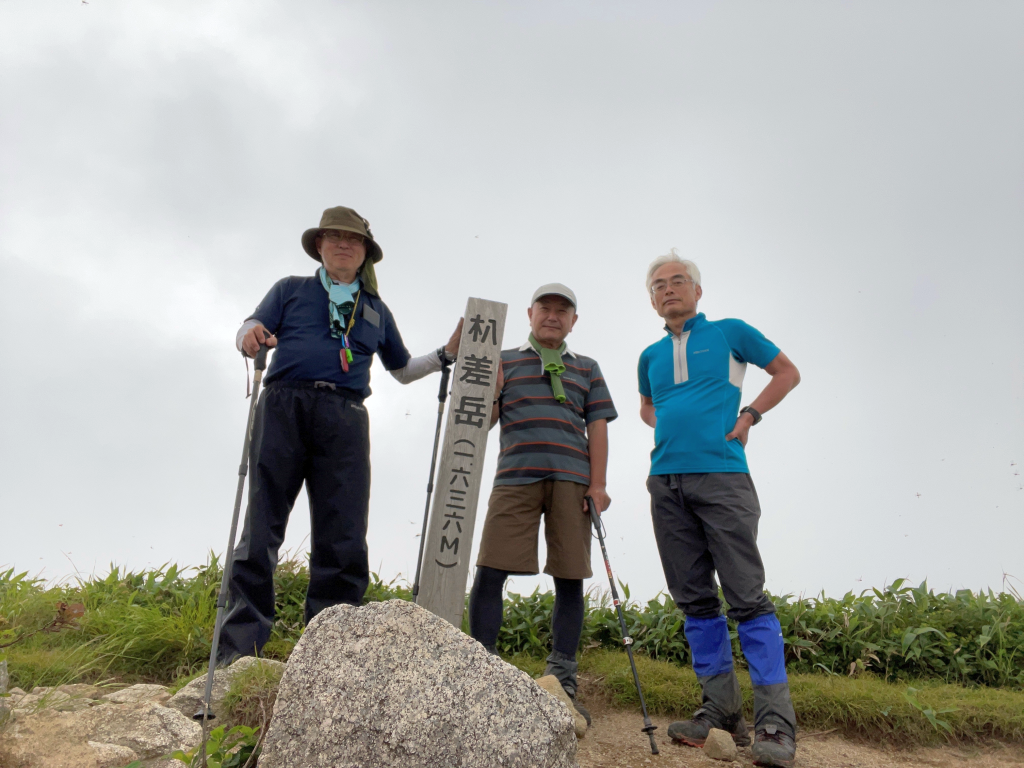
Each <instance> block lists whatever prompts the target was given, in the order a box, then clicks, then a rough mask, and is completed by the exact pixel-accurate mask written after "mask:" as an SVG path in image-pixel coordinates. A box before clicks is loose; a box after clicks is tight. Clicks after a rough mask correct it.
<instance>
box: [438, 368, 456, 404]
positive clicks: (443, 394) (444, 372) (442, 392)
mask: <svg viewBox="0 0 1024 768" xmlns="http://www.w3.org/2000/svg"><path fill="white" fill-rule="evenodd" d="M451 375H452V364H451V363H448V362H445V363H442V364H441V387H440V389H438V390H437V402H439V403H444V401H445V400H447V399H448V379H449V377H450V376H451Z"/></svg>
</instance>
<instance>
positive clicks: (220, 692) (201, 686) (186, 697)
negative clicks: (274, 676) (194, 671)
mask: <svg viewBox="0 0 1024 768" xmlns="http://www.w3.org/2000/svg"><path fill="white" fill-rule="evenodd" d="M254 664H262V665H263V666H265V667H270V668H273V669H280V671H281V672H282V674H283V673H284V667H285V665H284V664H283V663H281V662H280V661H274V660H273V659H257V658H256V657H255V656H243V657H242V658H240V659H238V660H237V661H235V663H234V664H232V665H231V666H230V667H226V668H224V669H218V670H215V671H214V673H213V692H212V693H211V695H210V709H212V710H213V712H214V714H215V715H217V716H218V717H224V715H225V714H227V713H225V712H223V711H222V710H223V708H224V697H225V696H227V694H228V688H230V687H231V681H232V680H234V678H235V675H237V674H238V673H239V672H242V671H243V670H246V669H249V667H251V666H253V665H254ZM205 693H206V675H202V676H201V677H197V678H196V679H195V680H193V681H192V682H191V683H189V684H188V685H186V686H185V687H184V688H182V689H181V690H180V691H178V692H177V693H176V694H174V695H173V696H171V698H170V699H168V700H167V704H166V705H165V706H168V707H170V708H171V709H176V710H178V711H179V712H181V714H183V715H184V716H185V717H187V718H189V719H191V718H192V715H194V714H195V713H196V712H198V711H200V709H201V708H202V704H203V696H204V695H205Z"/></svg>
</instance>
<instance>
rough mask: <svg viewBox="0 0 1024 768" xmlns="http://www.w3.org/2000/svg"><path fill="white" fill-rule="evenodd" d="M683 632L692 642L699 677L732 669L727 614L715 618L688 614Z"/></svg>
mask: <svg viewBox="0 0 1024 768" xmlns="http://www.w3.org/2000/svg"><path fill="white" fill-rule="evenodd" d="M683 632H685V633H686V639H687V641H689V643H690V653H691V654H692V656H693V671H694V672H695V673H696V674H697V677H713V676H715V675H721V674H724V673H725V672H728V671H730V670H731V669H732V645H731V644H730V643H729V625H728V624H726V622H725V616H716V617H715V618H713V619H697V618H693V617H692V616H687V617H686V623H685V624H683Z"/></svg>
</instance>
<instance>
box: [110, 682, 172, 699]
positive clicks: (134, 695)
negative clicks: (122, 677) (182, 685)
mask: <svg viewBox="0 0 1024 768" xmlns="http://www.w3.org/2000/svg"><path fill="white" fill-rule="evenodd" d="M101 698H102V699H103V700H104V701H109V702H111V703H113V704H136V703H138V702H140V701H151V702H153V703H154V704H163V703H164V702H165V701H167V700H168V699H169V698H171V692H170V691H168V690H167V686H165V685H147V684H145V683H140V684H139V685H131V686H128V687H127V688H122V689H121V690H119V691H114V692H113V693H108V694H107V695H106V696H103V697H101Z"/></svg>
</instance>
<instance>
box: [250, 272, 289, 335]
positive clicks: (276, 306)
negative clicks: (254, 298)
mask: <svg viewBox="0 0 1024 768" xmlns="http://www.w3.org/2000/svg"><path fill="white" fill-rule="evenodd" d="M287 288H288V278H287V277H286V278H284V279H283V280H278V281H277V282H276V283H274V287H273V288H271V289H270V290H269V291H267V295H266V296H264V297H263V301H261V302H260V303H259V304H258V305H257V306H256V309H255V310H253V313H252V314H251V315H249V317H247V318H246V321H247V322H248V321H249V320H258V321H259V322H260V323H262V324H263V327H264V328H266V329H267V330H268V331H270V332H271V333H273V334H275V335H276V334H277V332H278V330H279V329H280V327H281V318H282V317H283V316H284V302H285V294H286V293H287Z"/></svg>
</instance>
